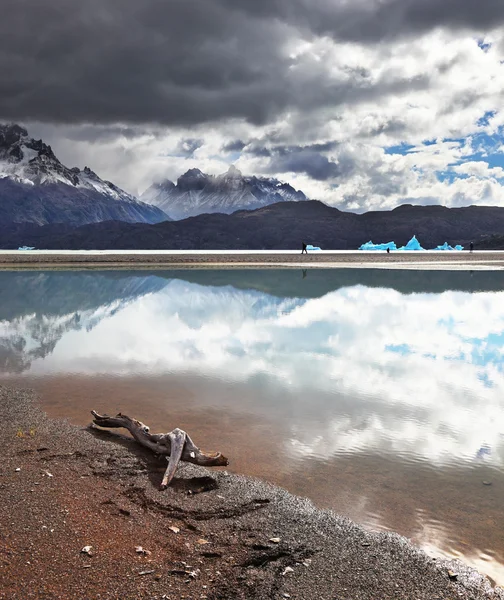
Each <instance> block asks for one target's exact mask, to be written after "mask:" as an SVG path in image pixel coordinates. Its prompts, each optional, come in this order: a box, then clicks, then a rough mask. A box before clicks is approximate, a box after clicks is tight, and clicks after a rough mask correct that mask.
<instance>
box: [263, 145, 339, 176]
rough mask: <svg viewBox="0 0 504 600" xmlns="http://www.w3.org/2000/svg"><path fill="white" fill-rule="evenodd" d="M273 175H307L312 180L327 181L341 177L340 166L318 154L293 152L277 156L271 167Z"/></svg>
mask: <svg viewBox="0 0 504 600" xmlns="http://www.w3.org/2000/svg"><path fill="white" fill-rule="evenodd" d="M269 170H270V172H271V173H289V172H292V173H306V174H307V175H308V176H309V177H311V178H312V179H316V180H318V181H326V180H327V179H335V178H336V177H339V176H340V175H341V169H340V166H339V165H338V164H337V163H334V162H332V161H330V160H329V159H328V158H327V157H326V156H324V155H322V154H318V153H317V152H309V151H304V152H293V153H292V154H285V155H281V156H275V157H274V158H273V159H272V160H271V162H270V165H269Z"/></svg>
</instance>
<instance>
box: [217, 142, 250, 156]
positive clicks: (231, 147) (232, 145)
mask: <svg viewBox="0 0 504 600" xmlns="http://www.w3.org/2000/svg"><path fill="white" fill-rule="evenodd" d="M246 145H247V144H246V143H245V142H242V141H241V140H233V141H232V142H229V143H227V144H224V146H222V148H221V150H222V151H223V152H225V153H228V152H241V151H242V150H243V148H245V146H246Z"/></svg>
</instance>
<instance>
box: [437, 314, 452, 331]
mask: <svg viewBox="0 0 504 600" xmlns="http://www.w3.org/2000/svg"><path fill="white" fill-rule="evenodd" d="M455 324H456V321H455V319H454V318H453V317H446V318H443V319H438V321H437V325H439V326H440V327H444V328H446V330H447V331H448V332H451V331H453V329H454V326H455Z"/></svg>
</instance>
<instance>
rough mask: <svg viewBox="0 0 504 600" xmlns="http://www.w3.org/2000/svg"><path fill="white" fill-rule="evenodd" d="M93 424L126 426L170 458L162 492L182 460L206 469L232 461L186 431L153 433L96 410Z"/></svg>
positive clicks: (122, 417) (131, 421)
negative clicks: (200, 444)
mask: <svg viewBox="0 0 504 600" xmlns="http://www.w3.org/2000/svg"><path fill="white" fill-rule="evenodd" d="M91 414H92V415H93V417H94V419H93V423H94V424H95V425H99V426H100V427H124V428H125V429H127V430H128V431H129V432H130V433H131V435H132V436H133V437H134V438H135V440H136V441H137V442H138V443H139V444H142V446H145V447H146V448H149V450H152V451H153V452H155V453H156V454H164V455H168V457H167V460H168V466H167V468H166V471H165V474H164V477H163V481H162V482H161V489H162V490H164V489H166V488H167V487H168V486H169V485H170V482H171V480H172V479H173V477H174V475H175V471H176V470H177V467H178V464H179V462H180V461H181V460H183V461H185V462H190V463H193V464H195V465H201V466H203V467H225V466H226V465H228V464H229V461H228V459H227V458H226V457H225V456H223V455H222V454H221V453H220V452H203V451H202V450H200V449H199V448H198V447H197V446H196V445H195V443H194V442H193V441H192V440H191V438H190V437H189V436H188V434H187V433H186V432H185V431H182V429H178V428H177V429H174V430H173V431H170V432H169V433H149V431H150V429H149V427H147V425H144V424H143V423H141V422H140V421H137V420H136V419H132V418H131V417H128V416H126V415H122V414H121V413H119V414H118V415H116V416H115V417H110V416H108V415H99V414H98V413H97V412H96V411H94V410H92V411H91Z"/></svg>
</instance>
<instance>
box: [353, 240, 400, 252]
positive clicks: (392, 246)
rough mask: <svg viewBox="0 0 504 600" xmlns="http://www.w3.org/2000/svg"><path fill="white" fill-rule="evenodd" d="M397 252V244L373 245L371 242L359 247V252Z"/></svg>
mask: <svg viewBox="0 0 504 600" xmlns="http://www.w3.org/2000/svg"><path fill="white" fill-rule="evenodd" d="M387 249H389V250H397V246H396V245H395V242H387V243H385V244H373V242H372V241H371V240H370V241H369V242H366V243H365V244H362V246H359V250H387Z"/></svg>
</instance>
